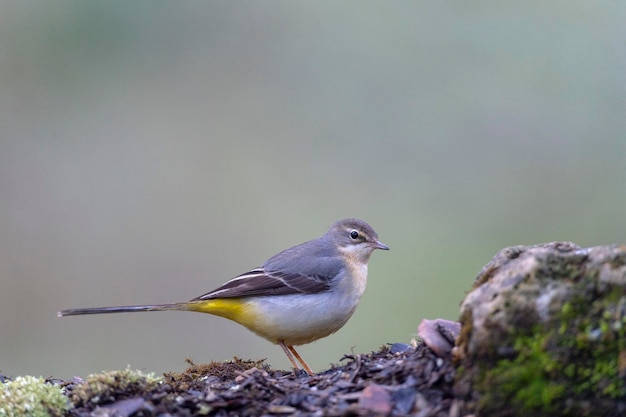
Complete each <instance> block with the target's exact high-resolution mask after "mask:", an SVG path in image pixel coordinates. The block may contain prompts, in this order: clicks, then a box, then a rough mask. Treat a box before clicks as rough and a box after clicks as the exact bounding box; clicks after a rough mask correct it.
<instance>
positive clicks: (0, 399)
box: [0, 376, 70, 417]
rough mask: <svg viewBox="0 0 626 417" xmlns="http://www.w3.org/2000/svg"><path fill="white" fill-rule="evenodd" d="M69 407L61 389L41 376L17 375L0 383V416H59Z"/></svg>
mask: <svg viewBox="0 0 626 417" xmlns="http://www.w3.org/2000/svg"><path fill="white" fill-rule="evenodd" d="M69 409H70V404H69V401H68V399H67V397H66V396H65V394H64V393H63V389H62V388H61V387H59V386H58V385H55V384H51V383H46V381H45V380H44V379H43V378H36V377H33V376H18V377H17V378H15V379H14V380H13V381H8V382H5V383H4V384H0V416H2V417H22V416H30V417H61V416H63V415H65V413H66V412H67V411H68V410H69Z"/></svg>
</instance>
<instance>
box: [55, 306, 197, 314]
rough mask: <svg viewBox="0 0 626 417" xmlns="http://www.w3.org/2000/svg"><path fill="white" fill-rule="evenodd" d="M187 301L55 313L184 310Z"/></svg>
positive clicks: (76, 309) (80, 309)
mask: <svg viewBox="0 0 626 417" xmlns="http://www.w3.org/2000/svg"><path fill="white" fill-rule="evenodd" d="M187 304H188V303H171V304H151V305H142V306H114V307H90V308H71V309H68V310H62V311H59V312H58V313H57V317H65V316H81V315H84V314H109V313H136V312H138V311H185V310H188V308H187Z"/></svg>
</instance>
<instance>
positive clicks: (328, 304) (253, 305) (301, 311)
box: [57, 219, 389, 375]
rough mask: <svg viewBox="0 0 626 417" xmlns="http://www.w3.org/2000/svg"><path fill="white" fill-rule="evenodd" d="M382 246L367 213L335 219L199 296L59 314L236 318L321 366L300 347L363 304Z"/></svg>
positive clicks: (333, 329) (288, 351)
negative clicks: (298, 348)
mask: <svg viewBox="0 0 626 417" xmlns="http://www.w3.org/2000/svg"><path fill="white" fill-rule="evenodd" d="M375 249H383V250H388V249H389V247H388V246H387V245H385V244H383V243H381V242H379V241H378V235H377V234H376V232H375V231H374V229H372V227H371V226H370V225H368V224H367V223H365V222H364V221H362V220H359V219H345V220H339V221H337V222H335V223H334V224H333V225H332V226H331V227H330V229H328V231H327V232H326V233H325V234H324V235H323V236H322V237H320V238H318V239H314V240H310V241H308V242H305V243H302V244H300V245H297V246H294V247H292V248H289V249H287V250H284V251H282V252H280V253H278V254H276V255H274V256H272V257H271V258H270V259H268V260H267V261H266V262H265V263H264V264H263V265H261V267H259V268H256V269H253V270H252V271H250V272H247V273H245V274H242V275H239V276H238V277H235V278H233V279H231V280H230V281H228V282H226V283H225V284H224V285H222V286H221V287H219V288H216V289H215V290H213V291H211V292H209V293H207V294H204V295H202V296H200V297H197V298H194V299H193V300H190V301H187V302H182V303H172V304H152V305H137V306H120V307H95V308H76V309H70V310H63V311H60V312H59V313H58V314H57V315H58V316H59V317H63V316H74V315H81V314H101V313H127V312H136V311H170V310H176V311H197V312H200V313H209V314H213V315H216V316H221V317H225V318H227V319H230V320H233V321H235V322H237V323H239V324H241V325H243V326H245V327H247V328H248V329H249V330H251V331H253V332H254V333H256V334H257V335H259V336H261V337H264V338H265V339H267V340H269V341H270V342H272V343H274V344H277V345H279V346H280V347H281V348H282V349H283V351H284V352H285V354H286V355H287V357H288V358H289V360H290V361H291V363H292V364H293V366H294V368H295V369H299V367H298V364H297V363H296V359H297V360H298V361H299V362H300V364H301V365H302V367H303V368H304V370H305V371H306V372H307V373H308V374H309V375H312V374H313V371H312V370H311V368H310V367H309V365H307V363H306V362H305V361H304V359H302V357H301V356H300V355H299V354H298V352H296V349H294V346H295V345H304V344H306V343H311V342H313V341H314V340H317V339H320V338H322V337H326V336H328V335H330V334H332V333H335V332H336V331H337V330H339V329H340V328H341V327H342V326H343V325H344V324H346V322H347V321H348V319H349V318H350V316H352V313H354V310H355V309H356V306H357V304H358V303H359V300H360V299H361V296H362V295H363V291H364V290H365V284H366V281H367V262H368V261H369V258H370V255H371V254H372V252H373V251H374V250H375Z"/></svg>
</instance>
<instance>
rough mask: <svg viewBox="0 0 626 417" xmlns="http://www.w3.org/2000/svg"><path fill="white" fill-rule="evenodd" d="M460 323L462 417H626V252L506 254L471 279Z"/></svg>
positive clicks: (564, 245) (570, 247)
mask: <svg viewBox="0 0 626 417" xmlns="http://www.w3.org/2000/svg"><path fill="white" fill-rule="evenodd" d="M461 323H462V330H461V335H460V337H459V340H458V342H457V347H456V349H455V355H456V359H457V362H458V364H459V369H460V371H459V372H458V374H457V375H458V380H457V382H456V390H457V393H459V394H460V395H461V396H463V397H464V398H465V399H466V400H467V405H468V406H467V411H468V412H476V413H477V414H479V415H497V416H518V415H519V416H522V415H524V416H525V415H530V414H532V415H536V416H541V415H544V416H548V415H550V416H552V415H568V416H587V415H589V416H591V415H616V416H617V415H623V414H624V413H625V412H626V247H625V246H617V245H615V246H601V247H594V248H588V249H583V248H580V247H579V246H576V245H575V244H573V243H569V242H555V243H548V244H541V245H536V246H529V247H524V246H517V247H512V248H507V249H504V250H502V251H500V252H499V253H498V254H497V255H496V256H495V257H494V258H493V260H492V261H491V262H490V263H489V264H487V265H486V266H485V267H484V268H483V269H482V270H481V272H480V273H479V275H478V277H477V278H476V280H475V283H474V287H473V289H472V290H471V291H470V293H469V294H468V295H467V297H466V298H465V300H464V302H463V303H462V306H461ZM529 413H530V414H529Z"/></svg>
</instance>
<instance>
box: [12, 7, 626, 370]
mask: <svg viewBox="0 0 626 417" xmlns="http://www.w3.org/2000/svg"><path fill="white" fill-rule="evenodd" d="M625 17H626V3H625V2H619V1H596V2H589V1H575V0H567V1H554V2H539V1H536V2H535V1H531V2H518V1H504V2H447V1H439V2H425V1H415V2H404V1H402V2H379V1H351V2H328V1H320V2H291V1H277V2H231V1H215V2H202V1H190V2H166V1H132V2H130V1H126V0H121V1H107V2H102V1H83V0H80V1H78V0H77V1H52V2H46V1H39V2H37V1H32V2H30V1H29V2H23V1H3V2H2V3H0V87H1V88H0V279H1V281H0V372H2V373H4V374H8V375H21V374H34V375H43V376H54V377H59V378H69V377H72V376H74V375H78V376H83V377H84V376H86V375H87V374H89V373H92V372H97V371H100V370H103V369H118V368H124V367H126V366H127V365H130V366H131V367H133V368H139V369H143V370H146V371H156V372H162V371H181V370H182V369H184V368H185V363H184V359H185V358H186V357H190V358H193V359H194V360H195V361H197V362H200V363H202V362H208V361H209V360H224V359H229V358H232V357H233V356H234V355H236V356H239V357H242V358H253V359H258V358H264V357H265V358H268V360H269V361H270V363H271V364H272V365H273V366H275V367H277V368H283V369H287V368H288V366H289V363H288V361H287V359H286V358H285V357H284V355H283V353H282V351H281V350H280V349H279V348H278V347H275V346H272V345H271V344H269V343H267V342H266V341H264V340H263V339H260V338H258V337H257V336H255V335H253V334H252V333H250V332H248V331H247V330H246V329H244V328H243V327H240V326H238V325H236V324H234V323H231V322H229V321H227V320H224V319H220V318H216V317H211V316H205V315H201V314H191V313H150V314H130V315H109V316H90V317H68V318H63V319H59V318H57V317H56V312H57V311H58V310H60V309H64V308H72V307H87V306H102V305H123V304H141V303H158V302H171V301H183V300H187V299H189V298H192V297H195V296H198V295H200V294H203V293H204V292H207V291H209V290H211V289H213V288H214V287H216V286H217V285H219V284H221V283H223V282H224V281H226V280H228V279H229V278H231V277H233V276H235V275H238V274H239V273H242V272H244V271H246V270H248V269H250V268H253V267H256V266H258V265H259V264H260V263H262V262H263V261H264V260H265V259H266V258H267V257H269V256H271V255H272V254H274V253H275V252H277V251H279V250H281V249H284V248H286V247H289V246H291V245H294V244H297V243H300V242H302V241H305V240H308V239H311V238H314V237H317V236H319V235H321V234H322V233H324V232H325V230H326V228H327V227H328V226H329V225H330V224H331V223H332V222H333V221H335V220H337V219H339V218H343V217H360V218H363V219H365V220H366V221H368V222H369V223H370V224H372V225H373V226H374V227H375V228H376V230H377V231H378V233H379V235H380V239H381V240H382V241H383V242H385V243H387V244H388V245H389V246H391V248H392V250H391V251H389V252H377V253H375V254H374V255H373V257H372V260H371V262H370V276H369V284H368V288H367V291H366V294H365V296H364V298H363V300H362V302H361V305H360V307H359V309H357V312H356V314H355V316H354V317H353V318H352V320H351V321H350V322H348V324H347V325H346V326H345V327H344V328H343V329H342V330H341V331H340V332H339V333H337V334H335V335H333V336H331V337H328V338H326V339H323V340H320V341H318V342H316V343H313V344H311V345H308V346H305V347H302V348H301V349H300V352H301V353H302V355H303V356H304V357H305V358H307V360H308V361H309V363H310V364H311V366H312V367H313V368H314V369H317V370H322V369H326V368H327V367H328V366H329V364H330V363H339V361H340V359H341V357H342V356H343V355H344V354H346V353H350V352H356V353H361V352H369V351H371V350H374V349H377V348H378V347H379V346H381V345H382V344H384V343H387V342H408V341H410V339H411V338H412V337H413V336H414V335H415V333H416V327H417V325H418V323H419V321H420V320H421V319H422V318H437V317H443V318H448V319H455V318H457V316H458V307H459V303H460V301H461V300H462V298H463V295H464V293H465V292H466V291H467V290H468V289H469V287H470V286H471V284H472V280H473V279H474V277H475V274H476V273H477V271H478V270H479V269H480V268H481V266H482V265H484V264H485V263H486V262H487V261H489V259H490V258H491V257H492V256H493V255H494V254H495V253H496V252H497V251H498V250H499V249H501V248H503V247H506V246H510V245H518V244H534V243H539V242H545V241H554V240H569V241H574V242H575V243H578V244H579V245H582V246H591V245H600V244H609V243H624V242H626V222H625V218H626V217H625V214H626V184H625V182H626V25H624V18H625Z"/></svg>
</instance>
